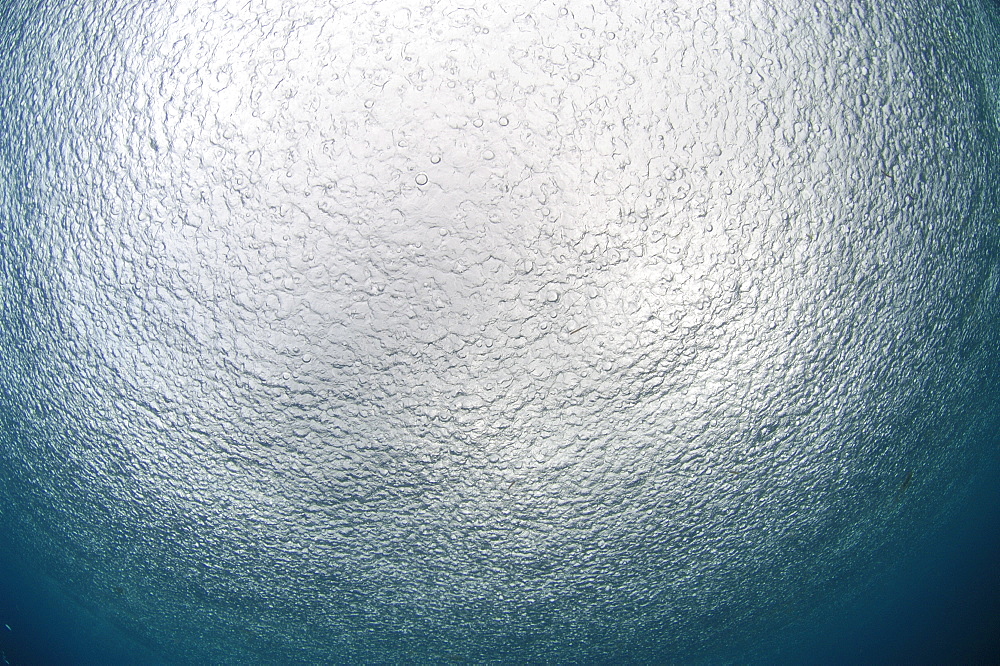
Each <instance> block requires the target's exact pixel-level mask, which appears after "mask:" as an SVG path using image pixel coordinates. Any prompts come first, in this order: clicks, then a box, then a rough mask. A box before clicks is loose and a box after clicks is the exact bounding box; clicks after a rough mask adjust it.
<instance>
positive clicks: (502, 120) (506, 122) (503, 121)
mask: <svg viewBox="0 0 1000 666" xmlns="http://www.w3.org/2000/svg"><path fill="white" fill-rule="evenodd" d="M497 122H498V123H500V127H507V125H509V124H510V121H509V120H507V116H500V120H498V121H497Z"/></svg>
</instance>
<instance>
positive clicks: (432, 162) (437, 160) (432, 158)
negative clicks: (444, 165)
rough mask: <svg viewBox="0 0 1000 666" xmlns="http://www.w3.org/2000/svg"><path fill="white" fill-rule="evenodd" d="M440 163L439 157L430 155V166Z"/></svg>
mask: <svg viewBox="0 0 1000 666" xmlns="http://www.w3.org/2000/svg"><path fill="white" fill-rule="evenodd" d="M440 163H441V156H440V155H431V164H440Z"/></svg>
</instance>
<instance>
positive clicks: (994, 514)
mask: <svg viewBox="0 0 1000 666" xmlns="http://www.w3.org/2000/svg"><path fill="white" fill-rule="evenodd" d="M993 448H994V450H998V449H1000V441H998V442H997V446H994V447H993ZM983 471H984V473H983V477H982V480H981V482H980V483H979V484H978V485H977V486H976V487H975V488H974V489H973V492H972V494H971V496H970V498H969V499H970V501H969V502H968V504H967V506H968V507H972V509H971V510H968V511H966V512H963V513H961V514H959V515H956V516H953V517H952V518H951V520H950V521H949V522H948V523H947V524H945V525H943V526H942V527H941V528H940V529H939V530H938V531H937V532H936V533H934V534H932V535H928V539H927V543H925V544H924V545H923V546H922V547H921V548H919V549H917V550H915V551H914V552H912V553H910V554H908V555H907V557H906V558H905V561H904V562H903V563H902V564H901V565H900V566H899V567H898V568H897V569H896V570H895V571H891V572H886V576H885V577H884V579H883V580H881V581H880V582H879V583H877V584H876V585H875V586H874V587H873V589H872V590H870V592H869V594H867V595H865V603H864V604H861V605H859V607H857V608H854V609H852V610H850V611H848V612H845V613H843V614H842V615H840V616H837V617H831V618H828V619H827V621H825V622H823V623H821V624H817V625H816V626H813V627H805V628H803V627H794V628H791V629H790V630H789V631H788V632H786V633H785V634H782V635H779V636H776V637H775V639H774V640H773V641H768V640H765V641H764V646H765V647H764V649H763V650H762V652H761V653H759V654H756V655H753V656H747V657H746V658H745V660H749V661H750V662H752V663H762V664H763V663H786V664H797V663H811V664H844V663H869V664H944V663H954V664H958V663H962V664H991V663H1000V484H998V483H997V481H996V479H997V478H998V476H997V475H998V473H1000V464H998V461H993V464H992V465H991V466H989V467H987V468H985V469H984V470H983ZM0 558H2V559H0V651H2V654H3V657H4V658H5V659H6V661H7V663H9V664H29V665H30V664H113V663H114V664H125V663H161V662H163V658H164V655H155V654H153V653H151V652H150V651H148V650H147V649H146V648H145V647H144V646H143V645H141V644H140V643H138V642H136V641H135V640H133V639H131V638H129V637H127V636H125V635H123V634H122V633H121V632H119V631H118V630H116V629H115V628H114V627H111V626H109V625H107V624H106V623H104V622H102V621H101V620H99V619H98V618H96V617H95V616H93V615H92V614H90V613H89V612H87V611H86V610H84V609H83V608H81V607H80V606H79V605H77V604H75V603H74V602H72V601H71V600H68V599H66V598H65V597H63V596H62V595H61V594H60V593H59V592H58V591H57V590H56V588H55V586H54V585H53V584H52V583H51V582H46V581H45V580H44V579H42V578H40V577H39V575H38V572H35V571H32V570H30V568H26V567H25V566H24V564H23V563H17V562H14V561H12V560H11V557H10V553H9V551H6V550H5V551H3V552H2V553H0ZM7 626H9V627H10V628H9V629H8V628H7ZM193 640H195V639H194V638H193ZM166 659H167V663H169V655H166Z"/></svg>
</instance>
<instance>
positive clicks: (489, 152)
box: [483, 150, 496, 160]
mask: <svg viewBox="0 0 1000 666" xmlns="http://www.w3.org/2000/svg"><path fill="white" fill-rule="evenodd" d="M494 157H496V153H494V152H493V151H492V150H487V151H485V152H483V159H484V160H492V159H493V158H494Z"/></svg>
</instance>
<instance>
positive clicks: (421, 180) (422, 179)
mask: <svg viewBox="0 0 1000 666" xmlns="http://www.w3.org/2000/svg"><path fill="white" fill-rule="evenodd" d="M413 181H414V182H415V183H416V184H417V185H426V184H427V174H426V173H418V174H417V177H416V178H414V179H413Z"/></svg>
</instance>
